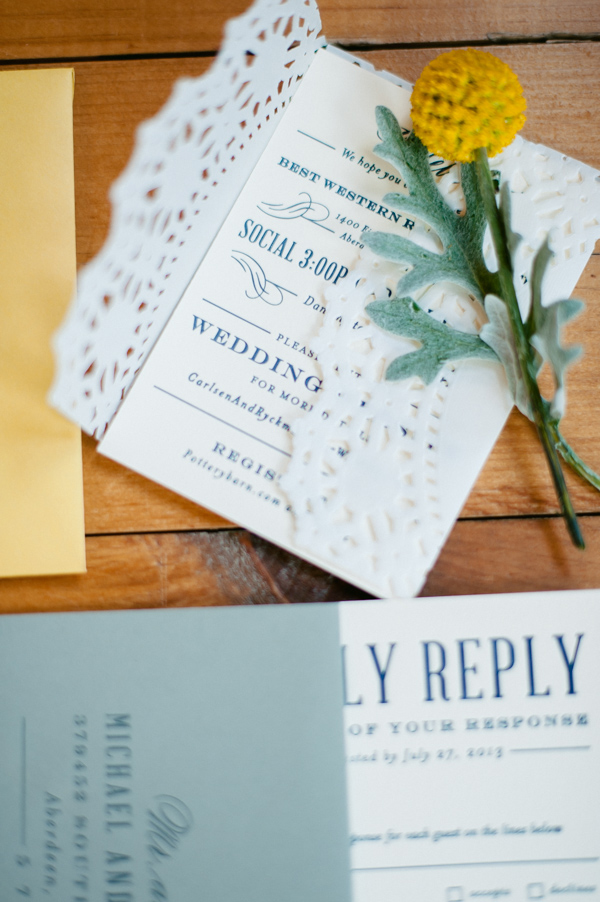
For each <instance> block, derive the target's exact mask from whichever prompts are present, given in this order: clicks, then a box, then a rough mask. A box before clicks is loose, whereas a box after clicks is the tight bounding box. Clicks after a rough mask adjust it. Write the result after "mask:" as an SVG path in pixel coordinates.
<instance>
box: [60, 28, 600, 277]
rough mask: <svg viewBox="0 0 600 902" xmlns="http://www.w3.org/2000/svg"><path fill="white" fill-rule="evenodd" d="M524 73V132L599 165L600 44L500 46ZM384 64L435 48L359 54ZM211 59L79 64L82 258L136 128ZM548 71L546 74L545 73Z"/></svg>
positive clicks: (99, 226)
mask: <svg viewBox="0 0 600 902" xmlns="http://www.w3.org/2000/svg"><path fill="white" fill-rule="evenodd" d="M496 52H497V53H498V55H499V56H501V57H502V58H503V59H505V60H506V61H507V62H508V63H509V64H510V65H512V66H513V67H514V69H515V71H516V72H517V74H518V75H519V77H520V79H521V81H522V83H523V86H524V89H525V93H526V95H527V98H528V104H529V110H528V121H527V123H526V125H525V128H524V130H523V134H524V136H525V137H526V138H529V139H530V140H532V141H541V142H543V143H546V144H549V145H550V146H552V147H556V148H558V149H560V150H562V151H563V152H565V153H568V154H570V155H571V156H574V157H575V158H576V159H580V160H583V161H584V162H586V163H588V164H589V165H591V166H596V167H597V168H600V142H598V140H597V127H596V123H597V122H598V121H600V44H592V43H584V44H568V45H544V46H535V45H534V46H532V45H528V46H519V47H501V48H497V51H496ZM359 55H360V56H363V57H364V58H365V59H367V60H369V61H371V62H373V63H374V64H375V65H377V66H379V67H380V68H387V69H389V70H390V71H392V72H395V73H397V74H398V75H401V76H402V77H404V78H406V79H408V80H414V79H416V78H417V77H418V74H419V73H420V71H421V70H422V68H423V66H424V65H425V64H426V63H427V62H429V60H430V59H432V58H433V57H434V56H435V51H433V50H394V51H391V50H386V51H373V52H368V53H367V52H361V53H360V54H359ZM209 64H210V60H205V59H201V60H198V59H176V60H172V59H167V60H135V61H128V62H98V63H76V64H75V71H76V82H75V108H74V128H75V183H76V206H77V253H78V263H79V265H82V264H83V263H85V262H86V261H87V260H89V259H90V258H91V257H92V256H94V254H96V253H97V252H98V251H99V250H100V248H101V246H102V244H103V242H104V239H105V236H106V233H107V231H108V226H109V223H110V204H109V200H108V190H109V188H110V185H111V184H112V182H113V181H114V179H115V178H117V176H118V175H120V173H121V172H122V171H123V169H124V167H125V165H126V163H127V161H128V159H129V157H130V155H131V151H132V149H133V143H134V136H135V129H136V128H137V126H138V125H139V124H140V123H141V122H143V121H144V120H145V119H147V118H149V117H151V116H153V115H154V114H155V113H157V112H158V110H159V109H160V108H161V107H162V105H163V104H164V103H165V101H166V100H167V98H168V97H169V95H170V93H171V90H172V88H173V83H174V82H175V80H176V79H177V78H182V77H196V76H199V75H201V74H203V73H204V72H205V71H206V70H207V69H208V67H209ZM541 71H543V73H544V78H543V79H542V78H540V72H541Z"/></svg>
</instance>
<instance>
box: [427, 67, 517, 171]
mask: <svg viewBox="0 0 600 902" xmlns="http://www.w3.org/2000/svg"><path fill="white" fill-rule="evenodd" d="M411 103H412V121H413V127H414V130H415V134H416V135H417V136H418V137H419V138H420V139H421V141H422V142H423V144H424V145H425V147H426V148H427V149H428V150H429V151H430V152H431V153H436V154H439V155H440V156H441V157H443V158H444V159H446V160H458V161H459V162H460V163H470V162H472V160H474V158H475V151H476V150H478V148H480V147H485V149H486V150H487V152H488V154H489V156H494V155H495V154H497V153H499V152H500V151H501V150H502V148H503V147H507V146H508V145H509V144H510V143H511V141H512V140H513V138H514V137H515V135H516V134H517V132H518V131H519V129H520V128H522V126H523V123H524V122H525V115H524V111H525V108H526V105H527V104H526V102H525V98H524V97H523V89H522V88H521V85H520V84H519V79H518V78H517V76H516V75H515V73H514V72H513V71H512V69H511V68H510V67H509V66H507V65H506V63H504V62H503V61H502V60H501V59H498V57H497V56H494V55H493V54H492V53H486V52H485V51H483V50H451V51H450V53H442V54H441V55H440V56H438V57H436V58H435V59H434V60H432V62H431V63H429V65H428V66H426V67H425V68H424V69H423V72H422V73H421V75H420V76H419V78H418V80H417V83H416V85H415V87H414V90H413V92H412V95H411Z"/></svg>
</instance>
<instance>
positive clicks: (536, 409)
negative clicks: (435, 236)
mask: <svg viewBox="0 0 600 902" xmlns="http://www.w3.org/2000/svg"><path fill="white" fill-rule="evenodd" d="M475 165H476V168H477V177H478V180H479V187H480V190H481V197H482V200H483V205H484V208H485V214H486V217H487V221H488V223H489V226H490V231H491V233H492V240H493V242H494V248H495V250H496V257H497V259H498V278H499V281H500V290H501V295H502V300H503V301H504V303H505V304H506V308H507V311H508V316H509V319H510V324H511V328H512V333H513V338H514V340H515V346H516V349H517V356H518V358H519V366H520V368H521V375H522V377H523V383H524V385H525V388H526V390H527V395H528V398H529V403H530V406H531V412H532V416H533V422H534V423H535V426H536V429H537V432H538V436H539V439H540V442H541V444H542V448H543V449H544V453H545V454H546V460H547V461H548V466H549V468H550V473H551V475H552V479H553V481H554V487H555V489H556V494H557V496H558V500H559V503H560V507H561V511H562V514H563V517H564V518H565V523H566V526H567V529H568V531H569V535H570V536H571V539H572V541H573V544H574V545H575V546H576V547H577V548H585V542H584V541H583V536H582V535H581V530H580V529H579V524H578V522H577V517H576V515H575V510H574V508H573V504H572V502H571V498H570V497H569V492H568V489H567V485H566V483H565V477H564V474H563V471H562V468H561V465H560V460H559V458H558V454H557V450H556V445H557V442H556V436H555V435H553V428H552V424H551V422H550V421H549V418H548V412H547V408H546V406H545V405H544V401H543V399H542V396H541V394H540V390H539V386H538V384H537V379H536V378H535V375H534V374H535V367H534V362H533V358H532V353H531V345H530V344H529V341H528V339H527V335H526V334H525V326H524V324H523V320H522V319H521V312H520V310H519V302H518V301H517V295H516V293H515V286H514V282H513V272H512V261H511V258H510V252H509V250H508V246H507V242H506V234H505V231H504V225H503V223H502V219H501V217H500V211H499V210H498V206H497V204H496V196H495V193H494V184H493V182H492V174H491V172H490V167H489V164H488V158H487V153H486V151H485V148H481V149H480V150H478V151H477V152H476V157H475Z"/></svg>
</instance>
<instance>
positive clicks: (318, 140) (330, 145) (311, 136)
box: [297, 128, 335, 150]
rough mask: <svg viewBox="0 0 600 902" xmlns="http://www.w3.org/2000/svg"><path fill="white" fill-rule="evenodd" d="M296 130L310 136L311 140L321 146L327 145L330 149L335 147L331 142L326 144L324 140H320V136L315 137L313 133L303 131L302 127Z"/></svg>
mask: <svg viewBox="0 0 600 902" xmlns="http://www.w3.org/2000/svg"><path fill="white" fill-rule="evenodd" d="M297 131H298V134H299V135H304V137H305V138H310V139H311V141H316V142H317V144H322V145H323V147H329V148H330V149H331V150H335V147H334V146H333V144H327V142H326V141H321V139H320V138H315V136H314V135H309V134H308V132H303V131H302V129H300V128H299V129H298V130H297Z"/></svg>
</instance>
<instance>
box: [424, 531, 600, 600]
mask: <svg viewBox="0 0 600 902" xmlns="http://www.w3.org/2000/svg"><path fill="white" fill-rule="evenodd" d="M581 526H582V530H583V533H584V535H585V538H586V541H587V549H586V550H585V551H578V550H577V549H576V548H574V547H573V546H572V545H571V544H570V542H569V541H568V538H567V534H566V530H565V527H564V524H563V523H562V521H561V520H560V519H559V518H540V519H522V520H521V519H518V520H511V519H503V520H484V521H473V520H463V521H459V522H458V523H457V524H456V525H455V527H454V529H453V531H452V533H451V535H450V538H449V539H448V541H447V543H446V545H445V546H444V548H443V549H442V553H441V555H440V557H439V558H438V561H437V563H436V565H435V567H434V568H433V570H432V571H431V573H430V575H429V578H428V580H427V582H426V584H425V586H424V588H423V591H422V592H421V594H422V595H481V594H487V593H495V592H549V591H553V590H560V589H595V588H597V587H598V586H600V518H598V517H582V518H581Z"/></svg>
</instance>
